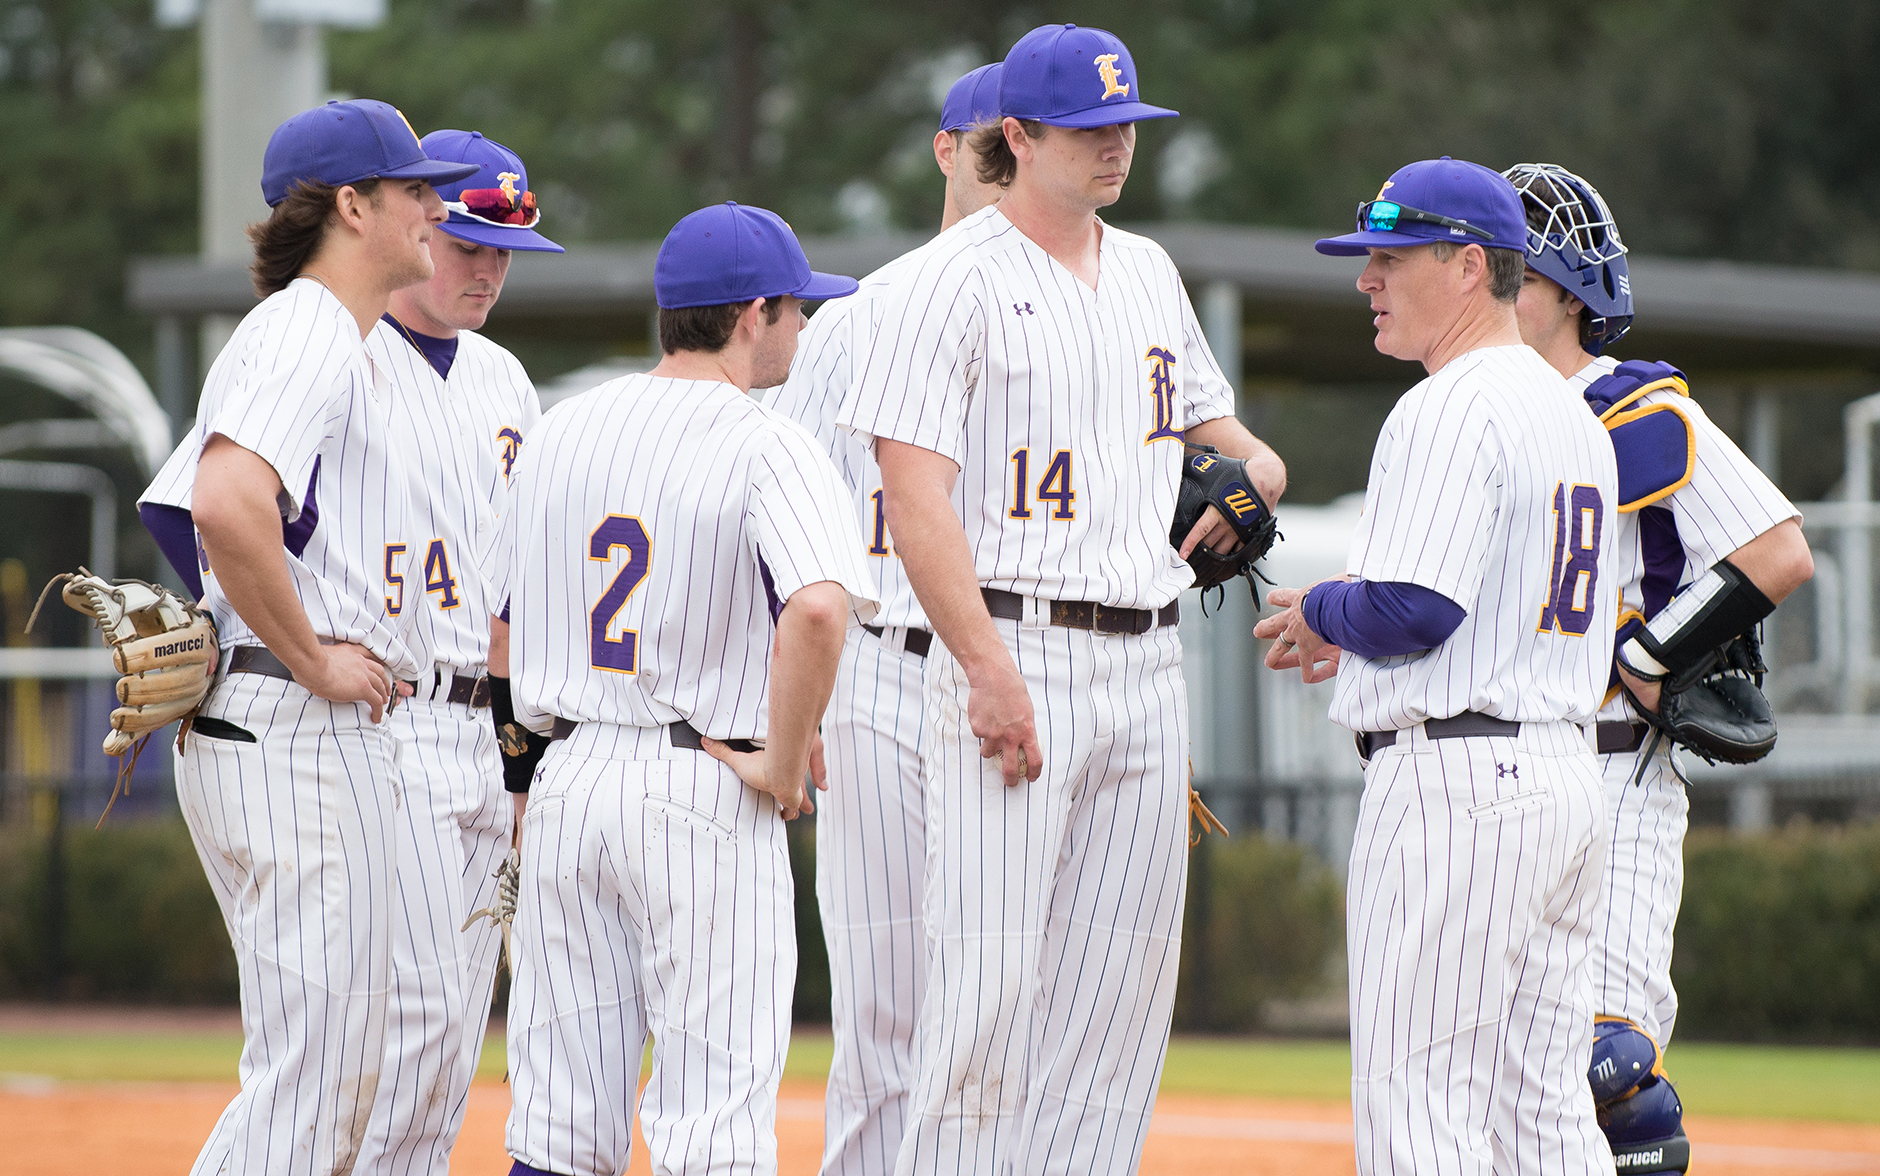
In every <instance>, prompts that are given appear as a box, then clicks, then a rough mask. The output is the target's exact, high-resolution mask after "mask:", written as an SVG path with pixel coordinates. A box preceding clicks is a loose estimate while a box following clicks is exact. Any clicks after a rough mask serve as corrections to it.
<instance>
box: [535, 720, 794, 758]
mask: <svg viewBox="0 0 1880 1176" xmlns="http://www.w3.org/2000/svg"><path fill="white" fill-rule="evenodd" d="M580 725H581V724H579V723H577V722H575V721H574V720H573V719H556V720H555V729H554V730H553V731H550V732H549V735H548V737H549V739H550V740H551V741H553V740H556V739H566V738H568V736H570V735H572V734H574V729H575V728H576V727H579V726H580ZM666 738H668V739H670V740H672V745H673V746H674V747H683V748H686V749H687V750H689V751H704V750H705V740H704V739H703V738H702V737H701V736H700V735H699V733H698V728H697V727H694V726H693V725H692V724H690V723H688V722H686V721H685V720H684V719H680V720H679V721H678V722H676V723H668V724H666ZM724 745H725V746H726V747H729V748H730V749H731V750H732V751H746V752H749V751H762V750H763V749H762V748H760V747H758V746H757V744H755V743H752V742H751V741H750V740H749V739H726V740H724Z"/></svg>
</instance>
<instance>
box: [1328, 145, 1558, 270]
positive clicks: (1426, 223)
mask: <svg viewBox="0 0 1880 1176" xmlns="http://www.w3.org/2000/svg"><path fill="white" fill-rule="evenodd" d="M1358 210H1359V211H1358V217H1359V219H1358V231H1357V232H1355V233H1346V234H1345V235H1344V236H1342V237H1326V238H1325V239H1323V240H1321V241H1319V242H1318V243H1317V244H1315V245H1314V246H1313V248H1314V249H1317V250H1318V251H1319V252H1320V253H1329V254H1332V255H1334V256H1338V257H1354V256H1358V255H1360V254H1362V253H1364V252H1365V250H1367V249H1388V248H1391V247H1393V246H1396V247H1402V246H1406V245H1426V244H1428V243H1430V242H1431V241H1453V242H1455V243H1456V244H1458V245H1467V244H1469V243H1471V242H1473V243H1475V244H1477V245H1480V246H1482V247H1483V248H1485V249H1516V250H1519V251H1521V252H1522V253H1526V252H1527V216H1526V214H1525V213H1523V212H1522V210H1521V196H1520V194H1519V193H1518V192H1516V191H1515V190H1514V185H1513V184H1511V183H1509V182H1508V180H1507V178H1506V177H1505V176H1503V175H1502V174H1501V173H1500V172H1497V171H1492V170H1490V169H1488V168H1485V167H1483V166H1482V165H1481V164H1479V163H1470V162H1468V161H1467V160H1462V159H1451V158H1449V156H1447V155H1445V156H1443V157H1442V158H1441V159H1424V160H1419V161H1418V162H1416V163H1410V164H1405V165H1404V166H1403V167H1400V168H1398V169H1397V171H1396V173H1395V174H1394V175H1392V176H1391V177H1390V179H1388V180H1386V181H1385V182H1384V186H1383V187H1382V188H1379V189H1378V190H1377V197H1376V199H1374V200H1367V201H1365V202H1364V203H1363V204H1360V205H1359V206H1358Z"/></svg>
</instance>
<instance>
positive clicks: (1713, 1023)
mask: <svg viewBox="0 0 1880 1176" xmlns="http://www.w3.org/2000/svg"><path fill="white" fill-rule="evenodd" d="M1684 860H1685V879H1684V904H1683V907H1682V909H1681V912H1680V914H1679V916H1678V926H1677V948H1676V954H1675V956H1674V957H1673V959H1672V967H1671V977H1672V981H1673V983H1675V984H1676V985H1677V989H1678V997H1679V1012H1678V1036H1679V1037H1684V1036H1686V1035H1690V1036H1693V1037H1700V1038H1702V1037H1711V1038H1722V1039H1727V1040H1737V1041H1742V1040H1756V1039H1759V1038H1761V1039H1768V1038H1791V1039H1798V1038H1799V1039H1815V1040H1849V1039H1852V1040H1862V1041H1876V1040H1880V824H1873V825H1866V826H1861V827H1856V828H1848V829H1831V828H1817V827H1811V826H1799V825H1798V826H1796V827H1793V828H1789V829H1785V830H1782V831H1780V832H1777V833H1774V834H1771V835H1769V836H1766V837H1756V838H1745V837H1734V836H1731V835H1729V834H1726V833H1721V832H1712V831H1700V832H1696V833H1693V834H1692V835H1691V836H1690V838H1689V840H1688V841H1687V842H1686V843H1685V852H1684Z"/></svg>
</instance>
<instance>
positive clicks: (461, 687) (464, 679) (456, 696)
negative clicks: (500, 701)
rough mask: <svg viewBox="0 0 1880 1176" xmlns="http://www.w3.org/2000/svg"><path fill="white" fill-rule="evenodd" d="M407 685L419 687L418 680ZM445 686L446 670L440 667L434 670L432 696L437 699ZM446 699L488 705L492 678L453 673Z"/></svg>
mask: <svg viewBox="0 0 1880 1176" xmlns="http://www.w3.org/2000/svg"><path fill="white" fill-rule="evenodd" d="M406 685H408V686H410V687H411V688H412V689H413V690H416V689H417V688H418V683H416V682H408V683H406ZM443 688H444V671H443V670H438V669H434V670H432V671H431V694H430V697H431V698H433V699H435V698H436V697H437V696H438V691H440V690H442V689H443ZM444 701H446V702H454V703H457V704H458V705H460V706H469V707H472V708H482V707H486V706H488V705H489V704H490V680H489V679H488V678H484V677H478V678H473V677H471V676H470V675H468V674H452V675H451V676H450V693H449V694H447V695H445V696H444Z"/></svg>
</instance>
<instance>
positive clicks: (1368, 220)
mask: <svg viewBox="0 0 1880 1176" xmlns="http://www.w3.org/2000/svg"><path fill="white" fill-rule="evenodd" d="M465 195H469V193H465ZM1402 221H1418V222H1421V223H1423V224H1426V225H1441V226H1442V227H1443V228H1446V229H1461V230H1462V231H1463V232H1465V233H1473V234H1474V235H1475V236H1477V237H1480V238H1482V239H1483V240H1484V241H1493V240H1494V239H1495V234H1493V233H1491V232H1489V231H1488V230H1487V229H1484V228H1481V227H1480V226H1477V225H1472V224H1470V223H1469V222H1468V221H1465V220H1457V219H1456V218H1455V217H1453V216H1443V215H1442V214H1441V213H1435V212H1424V211H1423V210H1422V209H1421V208H1411V207H1410V206H1409V205H1407V204H1399V203H1397V202H1396V201H1395V200H1366V201H1365V202H1364V203H1363V204H1360V205H1358V231H1359V232H1360V233H1394V232H1396V231H1397V225H1398V224H1399V223H1400V222H1402Z"/></svg>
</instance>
